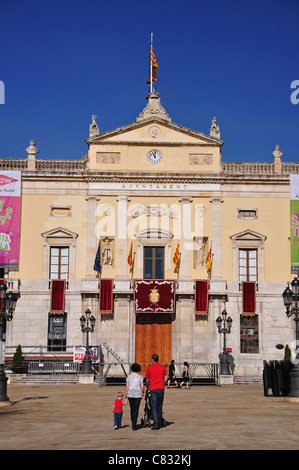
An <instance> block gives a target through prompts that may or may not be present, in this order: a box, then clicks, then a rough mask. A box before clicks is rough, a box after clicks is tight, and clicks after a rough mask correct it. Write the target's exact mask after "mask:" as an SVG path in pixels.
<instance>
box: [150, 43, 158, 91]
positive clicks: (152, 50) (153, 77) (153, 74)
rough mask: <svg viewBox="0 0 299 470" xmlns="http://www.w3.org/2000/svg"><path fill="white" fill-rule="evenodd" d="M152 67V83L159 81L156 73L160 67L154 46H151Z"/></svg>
mask: <svg viewBox="0 0 299 470" xmlns="http://www.w3.org/2000/svg"><path fill="white" fill-rule="evenodd" d="M151 67H152V81H153V82H155V81H156V80H157V76H156V72H157V70H158V68H159V67H158V63H157V60H156V56H155V53H154V49H153V45H152V44H151Z"/></svg>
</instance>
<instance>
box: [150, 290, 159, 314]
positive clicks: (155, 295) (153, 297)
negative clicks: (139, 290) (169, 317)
mask: <svg viewBox="0 0 299 470" xmlns="http://www.w3.org/2000/svg"><path fill="white" fill-rule="evenodd" d="M148 298H149V301H150V302H151V303H152V304H154V310H155V311H156V309H157V303H158V302H159V299H160V293H159V291H158V289H157V288H156V287H154V288H153V289H151V291H150V293H149V295H148Z"/></svg>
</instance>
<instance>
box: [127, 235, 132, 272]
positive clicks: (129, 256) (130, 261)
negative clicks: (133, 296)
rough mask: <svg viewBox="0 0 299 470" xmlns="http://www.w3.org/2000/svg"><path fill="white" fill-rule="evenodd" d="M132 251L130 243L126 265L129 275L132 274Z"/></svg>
mask: <svg viewBox="0 0 299 470" xmlns="http://www.w3.org/2000/svg"><path fill="white" fill-rule="evenodd" d="M132 249H133V246H132V242H131V247H130V251H129V254H128V265H129V266H130V273H131V272H132V270H133V256H132Z"/></svg>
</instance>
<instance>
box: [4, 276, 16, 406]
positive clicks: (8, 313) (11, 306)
mask: <svg viewBox="0 0 299 470" xmlns="http://www.w3.org/2000/svg"><path fill="white" fill-rule="evenodd" d="M6 290H7V285H6V284H5V282H3V281H2V282H1V283H0V348H1V351H0V402H6V401H9V398H8V396H7V377H6V375H5V370H4V348H3V343H4V342H5V335H6V322H8V321H11V320H12V318H13V313H14V311H15V308H16V303H17V299H18V296H17V294H14V293H13V292H8V293H7V294H6Z"/></svg>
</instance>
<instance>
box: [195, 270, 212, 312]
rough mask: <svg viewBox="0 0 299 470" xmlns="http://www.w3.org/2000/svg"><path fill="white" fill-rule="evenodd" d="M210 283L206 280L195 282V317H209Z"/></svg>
mask: <svg viewBox="0 0 299 470" xmlns="http://www.w3.org/2000/svg"><path fill="white" fill-rule="evenodd" d="M208 307H209V282H208V281H207V280H205V279H198V280H196V281H195V315H204V316H205V315H208Z"/></svg>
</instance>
